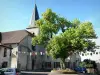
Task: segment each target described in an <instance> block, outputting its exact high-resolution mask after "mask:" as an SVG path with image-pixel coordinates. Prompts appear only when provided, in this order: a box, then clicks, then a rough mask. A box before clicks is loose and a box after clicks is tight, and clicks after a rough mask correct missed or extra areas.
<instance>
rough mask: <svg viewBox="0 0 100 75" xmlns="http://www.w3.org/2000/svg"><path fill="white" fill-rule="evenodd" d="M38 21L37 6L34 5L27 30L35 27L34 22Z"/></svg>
mask: <svg viewBox="0 0 100 75" xmlns="http://www.w3.org/2000/svg"><path fill="white" fill-rule="evenodd" d="M38 19H39V13H38V9H37V5H36V4H35V7H34V11H33V14H32V18H31V22H30V25H29V27H28V28H33V27H36V25H35V21H36V20H38Z"/></svg>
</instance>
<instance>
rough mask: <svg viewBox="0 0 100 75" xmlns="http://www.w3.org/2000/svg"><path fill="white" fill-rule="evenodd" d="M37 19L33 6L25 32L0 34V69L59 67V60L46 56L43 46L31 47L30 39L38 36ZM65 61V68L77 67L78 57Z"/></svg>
mask: <svg viewBox="0 0 100 75" xmlns="http://www.w3.org/2000/svg"><path fill="white" fill-rule="evenodd" d="M38 19H39V14H38V9H37V5H36V4H35V7H34V11H33V14H32V18H31V23H30V25H29V26H28V27H27V28H26V29H25V30H17V31H9V32H0V68H6V67H11V68H18V69H20V70H35V69H53V68H59V67H60V61H61V60H60V59H52V58H51V57H50V56H48V55H46V51H45V49H44V48H43V46H40V45H36V46H33V45H32V38H34V37H35V36H37V35H38V34H39V28H38V27H37V26H36V25H35V21H36V20H38ZM65 61H66V67H73V66H75V65H78V63H79V62H80V61H81V57H80V56H79V55H75V54H74V55H72V56H70V57H69V58H68V59H66V60H65Z"/></svg>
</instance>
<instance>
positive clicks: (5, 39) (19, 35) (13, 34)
mask: <svg viewBox="0 0 100 75" xmlns="http://www.w3.org/2000/svg"><path fill="white" fill-rule="evenodd" d="M1 34H2V40H1V43H2V44H11V43H19V42H20V41H21V40H22V39H23V38H25V36H27V35H29V34H30V33H29V32H28V31H26V30H17V31H10V32H2V33H1Z"/></svg>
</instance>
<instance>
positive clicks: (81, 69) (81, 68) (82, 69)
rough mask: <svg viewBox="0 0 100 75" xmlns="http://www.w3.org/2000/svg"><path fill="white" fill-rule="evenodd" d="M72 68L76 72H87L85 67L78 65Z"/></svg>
mask: <svg viewBox="0 0 100 75" xmlns="http://www.w3.org/2000/svg"><path fill="white" fill-rule="evenodd" d="M74 70H75V71H77V72H80V73H87V70H86V68H85V67H80V66H78V67H76V68H75V69H74Z"/></svg>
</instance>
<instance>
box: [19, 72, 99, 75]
mask: <svg viewBox="0 0 100 75" xmlns="http://www.w3.org/2000/svg"><path fill="white" fill-rule="evenodd" d="M49 73H50V72H22V74H21V75H54V74H49ZM55 75H68V74H55ZM69 75H97V74H69Z"/></svg>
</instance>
